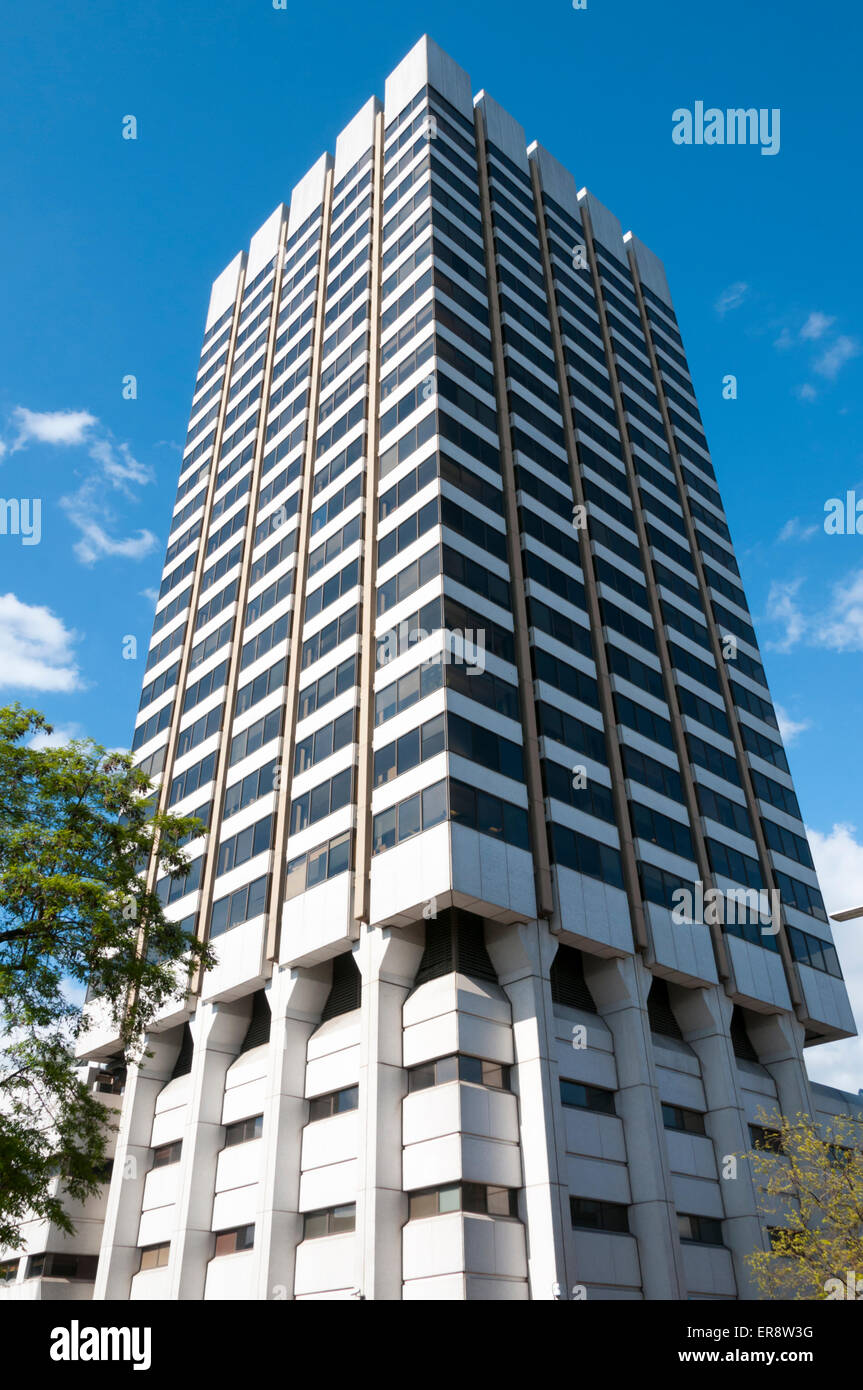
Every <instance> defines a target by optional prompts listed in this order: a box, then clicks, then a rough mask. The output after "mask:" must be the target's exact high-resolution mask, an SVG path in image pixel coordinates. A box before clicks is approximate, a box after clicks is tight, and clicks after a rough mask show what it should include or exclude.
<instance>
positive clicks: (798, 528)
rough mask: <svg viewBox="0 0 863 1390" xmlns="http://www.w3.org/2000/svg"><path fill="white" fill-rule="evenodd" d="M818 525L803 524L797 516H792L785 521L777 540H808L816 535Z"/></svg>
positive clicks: (818, 528)
mask: <svg viewBox="0 0 863 1390" xmlns="http://www.w3.org/2000/svg"><path fill="white" fill-rule="evenodd" d="M819 530H820V527H818V526H814V525H813V526H804V525H803V522H802V521H801V520H800V518H799V516H792V518H791V520H790V521H786V523H785V525H784V526H783V527H782V530H781V531H780V532H779V535H778V536H777V537H776V539H777V540H778V541H809V540H811V539H812V537H813V536H817V534H818V532H819Z"/></svg>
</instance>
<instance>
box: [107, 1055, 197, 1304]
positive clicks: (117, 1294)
mask: <svg viewBox="0 0 863 1390" xmlns="http://www.w3.org/2000/svg"><path fill="white" fill-rule="evenodd" d="M181 1040H182V1029H181V1028H180V1029H177V1028H172V1029H171V1030H170V1031H169V1032H166V1033H153V1034H151V1035H150V1036H149V1037H148V1038H147V1039H146V1041H145V1044H144V1046H145V1050H146V1052H147V1053H149V1054H150V1055H149V1056H145V1057H144V1058H143V1059H142V1061H141V1063H140V1065H138V1066H130V1067H129V1070H128V1074H127V1077H126V1091H125V1095H124V1096H123V1109H122V1113H121V1116H120V1128H119V1133H118V1134H117V1144H116V1148H115V1151H114V1171H113V1174H112V1177H111V1187H110V1190H109V1192H108V1205H107V1208H106V1211H105V1225H104V1228H103V1231H102V1249H101V1252H100V1255H99V1268H98V1273H97V1275H96V1283H95V1286H94V1289H93V1298H94V1300H98V1301H101V1300H115V1299H116V1300H125V1299H128V1298H129V1297H130V1294H131V1290H132V1280H133V1278H134V1277H135V1274H136V1273H137V1271H138V1227H139V1225H140V1222H141V1206H142V1204H143V1201H144V1183H145V1181H146V1177H147V1173H148V1172H149V1169H150V1161H151V1160H150V1140H151V1137H152V1133H153V1116H154V1114H155V1109H156V1100H157V1099H158V1096H159V1092H160V1091H161V1089H162V1087H163V1086H164V1085H165V1083H166V1082H167V1081H169V1080H170V1077H171V1072H172V1071H173V1070H174V1064H175V1063H176V1060H177V1056H178V1054H179V1051H180V1044H181Z"/></svg>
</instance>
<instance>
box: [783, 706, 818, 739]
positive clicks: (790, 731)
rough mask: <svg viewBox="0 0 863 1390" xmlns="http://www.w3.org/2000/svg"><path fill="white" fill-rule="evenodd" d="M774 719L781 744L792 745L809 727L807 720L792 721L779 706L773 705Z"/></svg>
mask: <svg viewBox="0 0 863 1390" xmlns="http://www.w3.org/2000/svg"><path fill="white" fill-rule="evenodd" d="M774 709H775V710H776V719H777V721H778V723H779V732H780V734H781V735H782V742H783V743H793V742H794V740H795V739H796V738H797V737H799V735H800V734H802V733H805V732H806V730H807V729H808V728H809V727H810V723H809V720H808V719H801V720H794V719H792V718H791V716H790V714H788V713H787V712H786V711H785V710H784V709H783V708H782V706H781V705H774Z"/></svg>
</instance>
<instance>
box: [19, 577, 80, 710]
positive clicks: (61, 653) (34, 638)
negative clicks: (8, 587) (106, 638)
mask: <svg viewBox="0 0 863 1390" xmlns="http://www.w3.org/2000/svg"><path fill="white" fill-rule="evenodd" d="M75 638H76V633H74V632H72V631H71V630H70V629H68V628H67V627H65V626H64V624H63V622H62V620H61V619H60V618H58V617H56V616H55V615H54V614H53V613H52V612H51V610H50V609H49V608H42V607H39V606H38V605H35V604H27V603H22V602H21V600H20V599H19V598H16V596H15V594H3V595H0V686H6V687H11V688H13V689H29V690H54V691H60V692H63V693H68V692H70V691H72V690H80V689H81V688H82V681H81V676H80V672H79V670H78V667H77V666H76V664H75V656H74V652H73V643H74V641H75Z"/></svg>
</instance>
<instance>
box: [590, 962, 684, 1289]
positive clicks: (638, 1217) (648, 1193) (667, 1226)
mask: <svg viewBox="0 0 863 1390" xmlns="http://www.w3.org/2000/svg"><path fill="white" fill-rule="evenodd" d="M584 973H585V977H586V979H587V983H588V985H589V986H590V992H591V994H592V995H593V997H594V999H595V1000H596V1004H597V1008H598V1009H599V1013H600V1015H601V1017H602V1020H603V1022H604V1023H605V1024H606V1025H607V1026H608V1028H609V1029H610V1030H611V1034H612V1037H613V1038H614V1060H615V1063H616V1066H617V1085H618V1089H617V1111H618V1114H619V1115H620V1118H621V1120H622V1121H623V1134H624V1139H625V1142H626V1152H627V1156H628V1163H629V1183H630V1190H631V1192H632V1203H631V1205H630V1208H629V1221H630V1229H631V1231H632V1234H633V1235H634V1236H635V1237H636V1240H637V1241H638V1255H639V1262H640V1264H641V1279H642V1288H643V1290H644V1297H645V1298H685V1297H686V1282H685V1278H684V1273H683V1260H682V1256H681V1253H680V1241H679V1239H678V1235H677V1212H676V1210H675V1204H674V1192H673V1190H672V1184H671V1174H670V1172H669V1168H668V1155H667V1150H666V1145H665V1132H664V1130H663V1127H662V1119H661V1115H662V1111H661V1108H660V1101H659V1088H658V1085H657V1081H656V1068H655V1065H654V1060H653V1043H652V1040H651V1035H650V1024H649V1022H648V1017H647V995H648V992H649V990H650V986H651V983H652V980H653V976H652V975H651V973H650V971H649V970H646V969H645V967H644V966H643V965H642V964H641V962H640V961H638V960H636V959H635V957H633V956H628V957H627V958H626V959H624V960H600V959H599V958H591V957H589V956H585V958H584Z"/></svg>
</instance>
